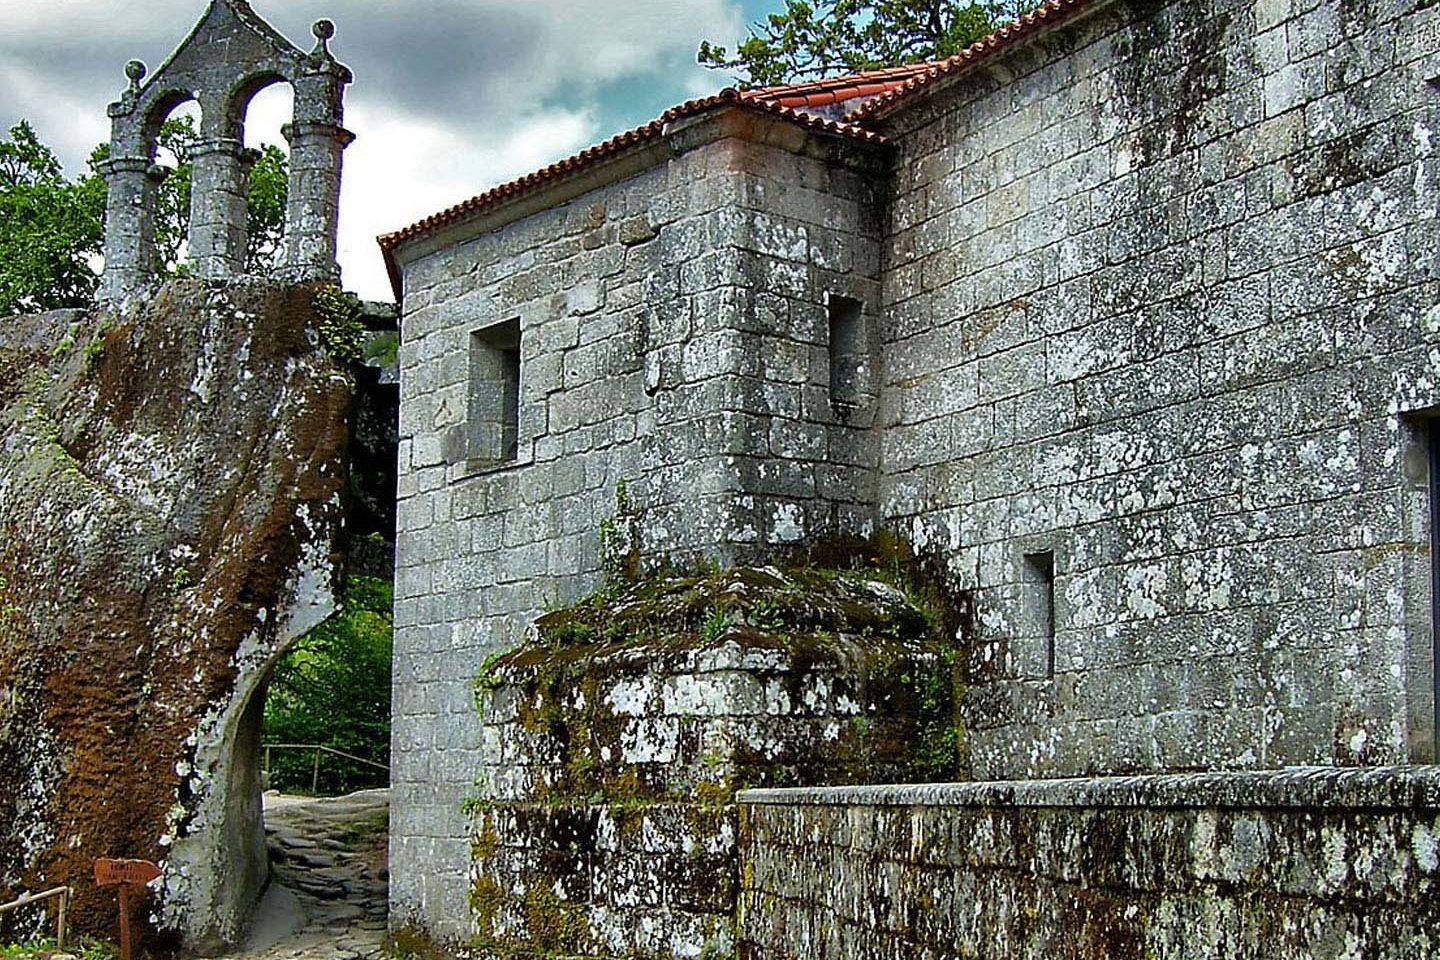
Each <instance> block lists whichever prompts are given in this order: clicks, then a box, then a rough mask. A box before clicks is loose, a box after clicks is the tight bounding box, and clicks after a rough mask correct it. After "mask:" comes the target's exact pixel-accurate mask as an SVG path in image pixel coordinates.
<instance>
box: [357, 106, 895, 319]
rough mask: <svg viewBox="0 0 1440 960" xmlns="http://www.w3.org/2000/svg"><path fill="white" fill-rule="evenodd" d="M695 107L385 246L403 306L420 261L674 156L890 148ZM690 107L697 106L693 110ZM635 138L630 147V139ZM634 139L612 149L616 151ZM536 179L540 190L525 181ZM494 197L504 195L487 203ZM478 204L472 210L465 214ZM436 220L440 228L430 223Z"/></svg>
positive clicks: (769, 112) (753, 113) (762, 111)
mask: <svg viewBox="0 0 1440 960" xmlns="http://www.w3.org/2000/svg"><path fill="white" fill-rule="evenodd" d="M712 99H713V102H711V101H695V103H700V104H701V105H700V106H699V107H697V108H696V109H693V110H690V109H684V108H677V109H676V110H672V111H669V112H667V113H666V114H665V115H664V116H663V117H661V118H660V119H659V120H656V121H653V122H652V123H650V124H647V125H646V126H644V127H640V128H637V129H636V130H632V131H630V132H629V133H627V134H622V135H621V136H620V137H617V138H614V140H612V141H607V142H606V143H605V144H601V145H600V146H599V147H593V148H591V150H590V151H586V152H585V153H591V152H592V151H601V153H600V155H599V156H597V157H596V158H594V159H586V160H579V159H578V158H583V157H585V153H582V154H579V155H577V157H572V158H570V160H567V161H561V163H560V164H556V165H552V167H547V168H546V169H545V170H544V171H540V173H538V174H532V175H531V177H530V178H522V180H520V181H513V182H512V183H511V184H506V185H501V186H500V187H497V188H495V190H493V191H490V192H489V193H487V194H481V195H480V196H479V197H477V198H472V200H471V201H467V202H466V203H464V204H459V205H457V206H455V207H451V208H450V209H449V210H447V211H442V212H441V213H440V214H437V215H436V216H435V217H431V218H427V220H426V221H421V222H420V223H419V224H415V225H413V226H411V227H408V228H406V229H405V230H401V231H397V232H396V233H390V234H385V235H383V236H381V237H379V238H377V239H378V242H379V244H380V249H381V253H382V255H383V257H384V260H385V268H386V271H387V273H388V274H389V276H390V284H391V287H392V289H393V290H394V292H395V297H396V300H397V301H398V300H400V299H402V298H403V286H404V285H403V275H402V270H401V268H402V267H403V266H404V265H407V264H409V263H413V262H414V261H415V260H417V259H419V258H421V257H423V256H426V255H428V254H430V253H433V252H435V251H436V250H439V249H441V248H443V247H445V246H448V245H450V244H452V243H455V242H459V241H461V240H462V239H468V238H469V237H472V236H476V235H478V234H481V233H488V232H491V231H493V230H498V229H500V228H501V227H503V226H505V225H506V224H509V223H513V222H515V221H516V220H519V219H522V218H524V217H527V216H531V215H533V214H535V213H539V212H540V211H542V210H547V209H550V208H552V207H556V206H560V205H561V204H564V203H568V202H570V201H572V200H575V199H577V198H579V197H582V196H585V195H586V194H588V193H591V192H593V191H595V190H598V189H600V188H602V187H605V186H608V185H610V184H612V183H618V182H619V181H621V180H626V179H629V178H630V177H633V176H636V175H637V174H639V173H642V172H644V171H645V170H648V169H651V168H652V167H655V166H658V165H659V164H660V163H662V162H665V161H668V160H670V159H672V158H674V157H677V156H680V155H682V154H685V153H688V152H690V151H691V150H695V149H698V148H700V147H703V146H705V145H707V144H710V143H714V142H717V141H719V140H724V139H729V138H740V139H745V140H750V141H752V142H757V143H764V144H767V145H771V146H776V147H779V148H781V149H785V150H788V151H789V152H792V153H799V152H803V151H804V150H805V149H806V148H807V146H808V145H810V144H815V143H818V142H822V141H823V142H834V141H840V142H844V143H846V144H847V145H854V147H855V148H857V149H859V150H860V151H861V152H862V153H870V152H874V151H884V150H886V149H887V148H888V141H886V139H885V138H884V137H883V136H881V135H879V134H875V133H871V132H869V131H863V130H860V129H859V128H850V127H847V125H845V124H840V123H835V122H833V121H825V120H824V119H823V118H816V117H811V116H809V115H806V114H801V113H799V112H797V111H793V110H789V109H786V108H783V107H778V106H775V105H772V104H765V103H755V102H751V101H745V100H740V99H737V98H734V97H726V96H722V97H717V98H712ZM685 106H686V107H688V106H689V105H685ZM627 138H628V140H627ZM619 140H627V142H625V143H624V144H623V145H621V146H619V147H616V148H612V149H608V150H607V146H608V144H610V143H612V142H614V141H619ZM571 163H573V164H574V167H573V169H567V170H562V171H560V172H558V173H547V171H551V170H553V169H554V168H555V167H560V166H564V165H566V164H571ZM531 178H536V182H535V183H534V184H533V185H526V184H525V180H528V179H531ZM491 194H499V195H497V196H495V197H494V198H493V199H487V198H489V197H490V196H491ZM467 204H473V207H472V208H471V209H465V208H466V206H467ZM428 221H435V222H434V223H433V224H429V223H428Z"/></svg>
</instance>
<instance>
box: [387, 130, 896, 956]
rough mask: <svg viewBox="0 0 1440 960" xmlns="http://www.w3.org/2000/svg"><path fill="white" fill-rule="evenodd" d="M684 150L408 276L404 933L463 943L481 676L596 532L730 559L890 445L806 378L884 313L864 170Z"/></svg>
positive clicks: (782, 154)
mask: <svg viewBox="0 0 1440 960" xmlns="http://www.w3.org/2000/svg"><path fill="white" fill-rule="evenodd" d="M733 120H734V118H730V120H727V121H724V122H730V121H733ZM767 122H778V121H767ZM752 132H753V131H752ZM677 137H678V138H679V140H678V141H677V142H676V143H675V144H674V149H675V156H673V157H672V158H670V159H669V160H667V161H665V162H661V163H659V164H658V165H657V166H652V167H650V168H648V169H646V170H644V171H643V172H640V173H637V174H635V175H634V176H631V177H629V178H628V179H622V180H620V181H619V182H601V183H597V185H596V186H595V189H593V190H591V191H589V192H588V193H587V194H585V195H584V196H583V198H581V199H579V200H576V201H574V202H571V203H569V204H565V205H561V206H557V207H554V208H551V209H547V210H542V211H539V212H534V213H530V214H529V215H526V216H520V217H518V219H511V220H509V221H507V222H505V223H503V225H496V224H489V225H484V224H482V225H480V226H476V227H475V228H474V230H473V231H472V234H471V235H468V236H467V238H465V239H460V240H456V241H455V242H453V243H449V244H446V245H444V246H442V247H439V248H437V249H436V250H435V251H434V252H432V253H430V254H427V255H424V256H419V257H417V258H415V259H414V260H412V261H410V262H408V263H407V264H406V265H405V266H404V267H403V270H404V287H405V290H404V294H405V295H404V308H403V309H404V314H403V323H402V327H403V333H402V338H403V343H402V346H401V349H400V362H401V368H402V377H401V413H400V416H401V428H400V437H401V440H400V455H399V460H400V475H399V499H400V503H399V515H398V534H397V537H398V545H397V571H396V575H397V583H396V648H395V674H394V676H395V681H394V698H393V716H394V727H393V730H394V732H393V744H392V771H393V773H392V777H393V784H392V791H393V796H392V828H391V837H392V841H391V846H392V849H391V857H392V864H393V871H394V873H393V876H394V879H393V881H392V884H391V893H392V907H393V909H392V916H393V917H394V919H395V923H396V924H403V923H405V922H406V921H407V920H410V919H415V920H417V921H419V922H420V923H421V924H422V925H423V926H425V927H426V929H428V930H429V931H430V932H432V933H434V934H436V935H439V936H442V937H446V938H463V937H468V936H469V935H470V933H471V932H472V915H471V911H470V907H469V904H468V903H467V890H468V883H467V875H468V871H469V865H470V853H471V849H470V847H471V845H470V840H469V830H468V825H467V823H466V819H465V817H464V816H463V815H462V813H461V803H462V800H463V799H464V797H465V796H466V795H467V794H468V793H470V792H471V791H472V790H473V787H474V780H475V778H476V776H477V774H479V773H480V772H481V769H482V767H483V766H484V765H486V764H487V763H494V762H495V758H494V756H493V755H490V754H487V752H486V749H487V748H486V747H485V745H484V743H483V742H482V739H481V733H480V725H479V718H478V717H477V715H476V712H475V707H474V703H473V699H472V690H471V683H472V681H473V679H474V678H475V676H476V675H477V673H478V672H479V670H480V668H481V665H482V663H483V662H484V660H485V659H486V657H487V656H489V655H491V654H494V653H496V652H499V651H503V650H507V649H510V648H512V647H514V646H516V645H517V644H519V643H520V642H521V641H523V640H524V638H525V636H526V630H527V625H528V624H529V623H530V621H531V620H532V619H533V618H534V617H535V616H536V615H537V614H539V613H540V612H542V610H543V609H544V608H545V607H546V606H547V605H563V604H565V603H567V602H569V601H570V600H573V599H574V598H576V597H577V596H579V595H580V594H582V593H584V592H586V591H588V590H589V589H591V588H593V587H594V586H596V584H597V583H598V581H599V568H600V557H599V550H598V546H597V533H598V531H599V530H600V529H601V528H602V526H603V527H608V529H610V530H611V532H612V534H613V536H614V537H616V538H618V540H619V543H618V546H620V548H621V549H622V551H625V550H633V553H634V555H635V556H637V557H640V558H645V559H646V560H655V559H658V558H660V557H669V558H671V559H674V560H685V559H687V558H693V557H695V556H698V555H700V554H705V555H708V556H710V557H712V558H726V557H738V556H742V555H743V554H745V553H747V552H752V553H763V552H765V551H767V550H769V549H770V548H771V547H772V546H775V545H783V544H786V543H790V542H793V541H798V540H800V539H802V538H803V537H806V536H809V535H811V534H813V533H815V532H816V531H818V530H819V529H822V528H823V527H824V526H826V525H827V524H830V523H835V522H841V521H840V520H838V519H837V517H841V516H842V515H845V516H846V519H845V521H844V522H849V520H848V514H853V513H855V512H857V511H860V512H863V511H864V509H865V506H864V504H865V502H866V493H865V491H866V490H867V488H868V489H871V490H873V487H874V467H875V463H874V458H875V453H876V448H875V445H874V444H873V443H870V444H868V445H867V444H866V443H865V441H864V437H863V430H861V429H860V428H859V427H856V426H850V425H847V423H846V422H844V421H843V420H842V419H841V418H840V416H839V415H837V414H836V413H835V412H834V411H833V410H832V409H831V407H830V406H829V403H828V395H827V394H826V393H824V392H823V391H817V390H815V389H813V388H812V386H811V385H812V384H813V383H817V382H819V383H823V382H825V380H826V379H827V377H828V369H827V364H828V360H829V355H828V350H827V338H826V328H825V327H826V322H827V321H826V317H827V313H826V306H825V296H826V294H827V293H828V292H830V291H831V290H835V291H837V292H838V293H840V294H842V295H845V296H849V297H852V298H855V299H860V300H865V301H866V302H868V303H870V304H872V305H873V304H874V302H875V300H876V299H877V297H878V292H877V291H878V286H877V280H876V277H877V276H878V270H879V253H878V240H877V235H878V226H877V222H876V220H875V217H874V214H873V204H871V202H870V201H871V199H872V198H873V189H872V187H871V186H869V182H868V181H867V180H866V179H864V178H863V177H862V176H861V172H863V170H864V169H866V166H865V163H866V162H868V161H865V158H864V157H863V156H862V157H861V158H860V159H859V160H856V161H853V162H851V161H847V162H845V163H841V164H837V165H835V166H833V167H832V166H830V165H828V164H826V163H825V162H824V160H823V157H824V156H825V155H826V154H824V153H822V152H820V151H819V150H818V149H817V148H815V147H814V146H813V145H810V146H807V141H806V140H805V138H801V140H800V141H798V142H794V139H793V138H791V140H792V142H791V143H790V146H791V147H793V148H794V152H791V151H790V150H788V149H782V148H780V147H777V146H766V145H763V144H759V143H754V142H750V141H747V140H742V139H740V138H738V137H737V136H736V131H734V130H730V129H726V128H723V127H722V128H714V127H711V128H703V129H697V128H693V127H692V128H690V129H688V130H686V131H681V132H680V133H678V134H677ZM807 151H808V152H807ZM862 161H864V162H862ZM762 210H763V212H762ZM512 323H513V325H514V327H515V328H516V329H518V351H519V388H518V404H517V413H518V417H517V421H518V422H517V423H516V425H515V426H516V430H515V436H516V443H515V447H516V449H515V453H514V456H513V459H510V460H508V461H504V462H495V461H493V460H486V459H484V458H478V457H476V456H473V455H472V454H473V453H474V452H475V451H474V446H473V443H472V436H473V431H472V428H473V426H474V423H473V420H474V416H473V413H472V411H474V410H475V409H477V400H476V397H475V394H474V391H475V387H474V382H475V378H474V377H472V375H471V371H472V369H473V366H472V365H473V364H474V363H475V361H474V360H473V358H472V352H473V351H474V350H475V349H477V347H476V344H475V341H476V334H482V337H481V338H480V341H481V344H482V346H483V345H484V344H487V343H490V342H492V341H491V340H488V339H486V337H487V336H488V334H487V333H486V332H487V331H490V330H492V329H493V328H494V327H496V326H497V325H501V324H512ZM491 359H495V358H494V357H493V356H491ZM485 369H486V370H491V371H492V372H491V373H486V374H485V376H486V377H490V376H493V375H494V374H493V370H494V369H499V367H497V366H495V365H494V364H491V365H490V366H487V367H486V368H485ZM873 413H874V411H873V409H872V410H870V411H869V415H870V416H872V417H873ZM832 450H833V451H834V455H833V457H832V455H831V451H832ZM870 499H871V500H873V497H871V498H870ZM612 520H614V521H615V522H614V523H613V525H610V524H609V523H608V521H612ZM857 522H858V521H857Z"/></svg>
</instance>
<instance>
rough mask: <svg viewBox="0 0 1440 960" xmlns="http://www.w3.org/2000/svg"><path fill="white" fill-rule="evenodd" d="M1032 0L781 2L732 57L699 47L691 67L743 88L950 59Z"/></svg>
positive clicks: (721, 49)
mask: <svg viewBox="0 0 1440 960" xmlns="http://www.w3.org/2000/svg"><path fill="white" fill-rule="evenodd" d="M1036 6H1039V0H981V2H973V0H972V2H964V0H814V2H811V0H786V3H785V9H784V11H783V12H780V13H772V14H770V15H769V16H767V17H766V18H765V19H764V20H762V21H760V22H759V23H755V24H752V25H751V27H750V35H749V36H748V37H747V38H746V39H744V40H742V41H741V42H740V44H739V45H738V46H737V47H736V48H735V50H734V52H733V53H732V52H731V51H730V50H729V48H727V47H724V46H719V45H717V44H714V43H711V42H709V41H705V42H703V43H701V44H700V51H699V53H698V54H697V59H698V60H699V62H700V63H702V64H704V65H705V66H707V67H713V68H716V69H720V70H729V71H733V72H735V73H736V74H737V75H738V77H739V79H740V80H741V81H742V82H743V83H744V84H745V85H747V86H767V85H771V84H778V83H795V82H801V81H806V80H815V79H818V78H821V77H828V76H835V75H837V74H846V73H861V72H863V71H866V70H878V69H881V68H883V67H897V66H901V65H903V64H907V63H924V62H927V61H931V60H942V59H944V58H945V57H950V56H954V55H955V54H957V53H959V52H960V51H962V50H964V49H965V48H966V47H968V46H969V45H970V44H972V43H974V42H975V41H976V40H979V39H980V38H981V37H984V36H985V35H986V34H988V33H990V32H991V31H993V30H995V28H996V27H998V26H1000V25H1002V24H1004V23H1006V22H1008V21H1010V20H1013V19H1014V18H1015V17H1017V16H1019V15H1020V14H1022V13H1024V12H1025V11H1027V10H1031V9H1034V8H1035V7H1036Z"/></svg>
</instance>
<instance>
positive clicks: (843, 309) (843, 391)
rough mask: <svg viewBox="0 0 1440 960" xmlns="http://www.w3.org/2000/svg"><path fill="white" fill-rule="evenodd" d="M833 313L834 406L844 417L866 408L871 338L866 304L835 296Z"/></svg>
mask: <svg viewBox="0 0 1440 960" xmlns="http://www.w3.org/2000/svg"><path fill="white" fill-rule="evenodd" d="M828 306H829V311H830V406H831V408H832V409H833V410H834V411H835V413H836V414H837V415H839V416H841V417H846V416H849V415H850V414H851V413H854V412H855V411H856V410H857V409H859V408H860V407H861V406H863V405H864V404H865V403H866V402H867V401H868V399H869V393H870V383H869V381H870V376H871V372H870V362H869V361H870V338H869V336H868V333H867V331H866V329H865V305H864V304H863V303H861V302H860V301H859V300H853V299H851V298H850V297H837V296H834V295H832V296H831V297H830V302H829V304H828Z"/></svg>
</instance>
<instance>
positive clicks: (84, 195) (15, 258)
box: [0, 120, 105, 316]
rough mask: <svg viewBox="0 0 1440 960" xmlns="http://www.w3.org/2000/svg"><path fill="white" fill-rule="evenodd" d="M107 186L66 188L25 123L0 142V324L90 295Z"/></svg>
mask: <svg viewBox="0 0 1440 960" xmlns="http://www.w3.org/2000/svg"><path fill="white" fill-rule="evenodd" d="M104 218H105V183H104V181H103V180H101V179H99V177H98V176H96V175H95V173H94V172H93V171H92V172H91V173H89V174H87V175H86V176H83V177H81V178H80V179H78V180H76V181H74V182H71V181H68V180H66V179H65V176H64V173H63V172H62V170H61V168H60V161H59V160H57V159H56V158H55V154H54V153H53V152H51V150H50V148H49V147H47V146H45V145H44V144H43V143H41V142H40V140H39V138H38V137H37V136H36V135H35V130H34V128H32V127H31V126H30V124H29V123H27V122H26V121H24V120H21V121H20V122H19V123H17V124H16V125H15V126H13V127H11V128H10V133H9V138H8V139H5V140H0V316H3V315H9V314H12V313H19V312H22V311H25V312H32V311H41V310H54V309H57V308H60V307H73V306H81V305H83V304H85V303H86V302H88V301H89V299H90V298H91V296H93V295H94V293H95V283H96V280H97V277H96V275H95V271H94V270H93V269H92V268H91V265H90V264H91V261H92V260H93V259H94V258H96V257H98V256H99V255H100V243H101V238H102V235H103V222H104Z"/></svg>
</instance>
